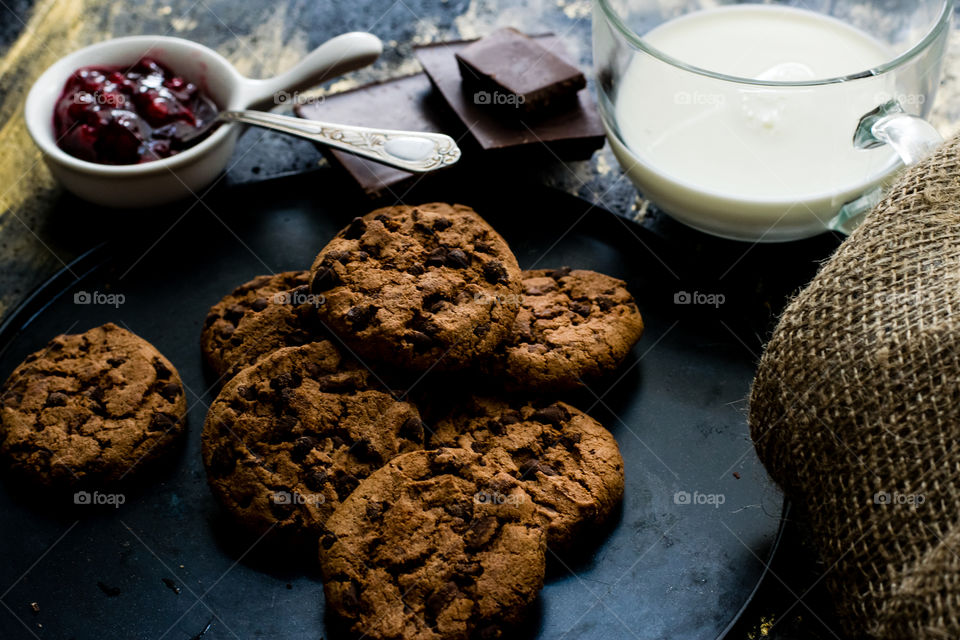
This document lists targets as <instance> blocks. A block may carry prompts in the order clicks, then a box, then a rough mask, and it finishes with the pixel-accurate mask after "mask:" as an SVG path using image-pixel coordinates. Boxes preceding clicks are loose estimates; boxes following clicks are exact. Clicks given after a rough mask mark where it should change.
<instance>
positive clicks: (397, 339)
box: [311, 203, 520, 371]
mask: <svg viewBox="0 0 960 640" xmlns="http://www.w3.org/2000/svg"><path fill="white" fill-rule="evenodd" d="M311 272H312V281H311V286H312V290H313V293H315V294H318V295H323V296H325V298H326V301H325V304H323V305H321V307H320V309H319V311H320V315H321V317H322V318H323V319H324V320H325V321H326V322H327V324H328V325H329V326H330V328H331V329H333V330H334V331H335V332H336V333H337V334H338V335H340V337H341V338H343V339H344V340H345V341H346V342H347V343H349V344H350V345H351V347H353V348H354V349H356V351H357V353H359V354H360V355H362V356H364V357H369V358H371V359H375V360H377V361H380V362H384V363H386V364H390V365H393V366H396V367H400V368H404V369H413V370H417V371H425V370H427V369H430V368H432V367H436V368H437V370H454V369H461V368H463V367H465V366H467V365H468V364H469V363H471V362H472V361H474V360H476V359H478V358H481V357H483V356H485V355H487V354H489V353H490V352H491V351H492V350H493V349H494V348H495V347H496V346H497V345H498V344H499V343H500V342H501V341H502V340H503V338H504V337H505V336H506V335H507V332H508V331H509V329H510V326H511V323H512V322H513V320H514V318H515V317H516V315H517V310H518V308H519V293H520V268H519V266H518V265H517V261H516V258H515V257H514V255H513V253H512V252H511V251H510V248H509V247H508V246H507V244H506V242H504V240H503V238H501V237H500V235H499V234H498V233H497V232H496V231H494V230H493V228H491V227H490V225H488V224H487V223H486V222H485V221H484V220H483V219H482V218H480V216H478V215H477V214H476V212H474V211H473V210H472V209H470V208H469V207H465V206H462V205H449V204H442V203H432V204H425V205H421V206H416V207H410V206H395V207H387V208H383V209H377V210H376V211H373V212H371V213H369V214H367V215H365V216H363V217H362V218H355V219H354V220H353V222H351V223H350V224H349V225H348V226H347V227H346V228H345V229H343V230H341V231H340V233H338V234H337V236H336V237H335V238H334V239H333V240H332V241H330V243H329V244H328V245H327V246H326V247H325V248H324V249H323V250H322V251H321V252H320V254H319V255H318V256H317V258H316V260H315V261H314V264H313V267H312V270H311Z"/></svg>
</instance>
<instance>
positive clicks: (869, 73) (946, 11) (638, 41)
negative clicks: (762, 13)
mask: <svg viewBox="0 0 960 640" xmlns="http://www.w3.org/2000/svg"><path fill="white" fill-rule="evenodd" d="M954 1H955V0H944V1H943V6H942V7H941V10H940V15H939V16H938V17H937V20H936V22H935V23H934V24H933V26H932V27H931V28H930V30H929V31H928V32H927V33H926V34H925V35H924V37H923V38H921V39H920V40H919V41H918V42H917V43H916V44H914V45H913V46H912V47H910V49H908V50H907V51H904V52H903V53H901V54H900V55H898V56H897V57H895V58H893V59H892V60H889V61H887V62H885V63H883V64H881V65H878V66H876V67H873V68H870V69H866V70H865V71H859V72H857V73H851V74H847V75H843V76H836V77H834V78H823V79H817V80H803V81H783V80H758V79H756V78H741V77H738V76H732V75H727V74H724V73H718V72H716V71H710V70H708V69H704V68H702V67H697V66H695V65H692V64H687V63H686V62H684V61H683V60H680V59H678V58H675V57H673V56H670V55H668V54H666V53H664V52H663V51H660V50H659V49H657V48H656V47H652V46H650V45H649V44H648V43H647V42H646V41H645V40H644V39H643V37H641V36H639V35H637V33H636V32H634V31H633V29H631V28H630V27H628V26H627V25H626V24H625V23H624V22H623V20H622V19H621V18H620V14H618V13H617V12H616V11H615V10H614V8H613V7H612V6H610V0H596V2H597V5H598V6H599V7H600V9H601V10H602V11H603V13H604V15H605V16H606V18H607V22H609V23H610V24H611V25H613V27H615V28H616V30H617V31H619V32H620V35H622V36H623V37H624V38H626V40H627V41H628V42H629V43H630V44H631V45H632V46H634V47H635V48H637V49H639V50H641V51H643V52H645V53H648V54H650V55H652V56H654V57H655V58H658V59H660V60H662V61H663V62H666V63H667V64H669V65H672V66H674V67H678V68H680V69H684V70H685V71H690V72H692V73H696V74H698V75H702V76H707V77H709V78H715V79H717V80H724V81H727V82H736V83H739V84H752V85H759V86H765V87H812V86H818V85H824V84H837V83H841V82H850V81H851V80H859V79H862V78H872V77H875V76H879V75H882V74H884V73H887V72H889V71H893V70H894V69H897V68H899V67H901V66H903V65H904V64H905V63H907V62H909V61H910V60H912V59H913V58H915V57H916V56H918V55H920V54H921V53H923V51H925V50H926V49H927V48H929V46H930V45H931V44H932V43H933V42H934V41H935V40H936V39H937V38H938V37H940V35H941V34H942V33H943V31H944V30H945V29H948V28H949V27H950V20H951V18H952V16H953V4H954ZM765 6H766V5H765Z"/></svg>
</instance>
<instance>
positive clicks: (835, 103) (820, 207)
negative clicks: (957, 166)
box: [593, 0, 953, 242]
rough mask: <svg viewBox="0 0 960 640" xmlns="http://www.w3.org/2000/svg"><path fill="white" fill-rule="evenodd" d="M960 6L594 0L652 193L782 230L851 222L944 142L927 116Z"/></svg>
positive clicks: (614, 96) (605, 77) (632, 150)
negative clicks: (906, 167)
mask: <svg viewBox="0 0 960 640" xmlns="http://www.w3.org/2000/svg"><path fill="white" fill-rule="evenodd" d="M952 10H953V0H910V1H909V2H907V1H902V0H874V1H862V0H861V1H855V0H805V1H799V0H798V1H793V2H791V1H772V2H771V1H768V2H764V3H762V4H761V3H758V2H730V1H727V0H595V3H594V21H593V22H594V26H593V30H594V37H593V41H594V62H595V65H596V68H597V90H598V93H599V100H600V106H601V113H602V115H603V119H604V124H605V126H606V128H607V134H608V138H609V140H610V144H611V146H612V148H613V151H614V154H615V155H616V156H617V159H618V160H619V162H620V164H621V166H622V167H623V168H624V170H625V172H626V174H627V175H628V176H629V177H630V179H631V180H632V181H633V183H634V184H635V185H636V186H637V188H638V189H639V190H640V192H641V193H642V194H643V195H644V196H645V197H647V198H649V199H650V200H651V201H652V202H653V203H654V204H656V205H657V206H658V207H659V208H660V209H661V210H663V211H665V212H666V213H668V214H669V215H671V216H672V217H674V218H676V219H677V220H679V221H681V222H683V223H685V224H687V225H689V226H691V227H694V228H696V229H699V230H701V231H705V232H707V233H711V234H714V235H718V236H723V237H727V238H733V239H738V240H747V241H753V242H782V241H788V240H796V239H800V238H805V237H809V236H812V235H816V234H818V233H822V232H824V231H825V230H827V229H838V230H843V229H845V228H846V227H848V226H849V219H850V218H852V217H855V216H857V215H859V214H861V213H863V212H864V211H865V210H868V209H869V208H870V207H869V205H870V203H871V202H874V201H876V199H878V198H879V196H878V195H877V194H878V193H880V189H881V188H882V186H883V185H884V184H885V183H888V182H889V181H890V179H891V178H892V177H893V175H894V174H895V173H896V172H897V171H898V170H900V169H901V168H902V167H903V166H904V164H905V163H907V164H909V163H911V162H915V161H916V160H917V159H919V157H922V155H924V153H926V152H928V151H929V150H930V149H931V148H933V146H935V145H936V144H937V143H938V142H940V137H939V135H938V134H937V133H936V131H935V130H934V129H933V127H931V126H930V125H929V124H928V123H927V122H926V121H924V120H923V118H925V117H926V116H927V114H928V113H929V111H930V108H931V106H932V103H933V98H934V95H935V93H936V90H937V86H938V84H939V82H940V73H941V67H942V61H943V57H944V53H945V51H946V47H947V39H948V37H949V31H950V21H951V15H952ZM885 143H886V144H885Z"/></svg>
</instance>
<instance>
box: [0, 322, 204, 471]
mask: <svg viewBox="0 0 960 640" xmlns="http://www.w3.org/2000/svg"><path fill="white" fill-rule="evenodd" d="M0 399H2V414H0V457H2V458H3V459H4V460H5V462H6V463H7V464H8V465H9V466H10V468H11V470H12V472H14V473H15V474H17V475H18V476H23V477H27V478H28V479H29V480H30V481H31V482H34V483H36V484H39V485H43V486H47V487H51V488H56V489H62V488H68V487H74V486H89V487H105V486H109V485H110V484H112V483H115V482H117V481H119V480H121V479H124V478H127V477H132V476H134V475H136V473H137V471H138V470H139V469H140V468H142V467H144V466H145V465H146V464H147V463H149V462H152V461H154V460H156V459H157V458H159V457H161V456H163V455H164V454H166V453H168V452H169V451H170V450H171V449H172V448H173V446H174V444H175V443H176V440H177V439H178V437H179V436H180V435H181V434H182V432H183V429H184V417H185V415H186V411H187V404H186V399H185V397H184V391H183V384H182V383H181V381H180V376H179V374H178V373H177V370H176V369H175V368H174V366H173V365H172V364H171V363H170V361H169V360H167V359H166V358H165V357H164V356H163V355H162V354H161V353H160V352H159V351H157V350H156V348H154V347H153V345H151V344H150V343H149V342H147V341H146V340H144V339H143V338H140V337H139V336H137V335H135V334H133V333H131V332H129V331H127V330H126V329H123V328H120V327H118V326H116V325H114V324H105V325H103V326H101V327H96V328H94V329H90V330H89V331H87V332H86V333H82V334H74V335H61V336H57V337H56V338H54V339H53V340H51V341H50V342H49V343H48V344H47V346H46V347H45V348H44V349H42V350H40V351H37V352H36V353H33V354H31V355H30V356H28V357H27V358H26V359H25V360H24V361H23V362H22V363H21V364H20V365H19V366H18V367H17V368H16V369H15V370H14V371H13V373H11V374H10V377H9V378H8V379H7V381H6V383H5V384H4V386H3V389H2V396H0Z"/></svg>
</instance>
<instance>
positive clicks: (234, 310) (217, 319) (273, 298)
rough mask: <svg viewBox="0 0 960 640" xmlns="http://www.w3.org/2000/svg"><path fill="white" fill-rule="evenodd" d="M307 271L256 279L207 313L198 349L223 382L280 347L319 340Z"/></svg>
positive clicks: (315, 305)
mask: <svg viewBox="0 0 960 640" xmlns="http://www.w3.org/2000/svg"><path fill="white" fill-rule="evenodd" d="M309 282H310V273H309V272H308V271H285V272H283V273H278V274H276V275H273V276H266V275H265V276H258V277H256V278H254V279H253V280H251V281H250V282H247V283H245V284H242V285H240V286H239V287H237V288H236V289H234V290H233V291H232V292H230V293H229V294H227V295H226V296H225V297H224V298H223V299H222V300H221V301H220V302H218V303H217V304H215V305H213V307H211V308H210V311H209V312H208V313H207V318H206V320H205V322H204V325H203V334H202V335H201V338H200V347H201V349H202V350H203V355H204V358H205V359H206V361H207V364H209V365H210V368H211V369H212V370H213V371H214V372H215V373H216V374H217V375H218V376H220V377H221V378H222V379H223V380H229V379H230V378H232V377H233V376H234V375H236V374H237V373H238V372H239V371H240V370H241V369H243V368H246V367H248V366H250V365H251V364H254V363H256V362H257V361H258V360H260V358H262V357H263V356H265V355H267V354H270V353H273V352H274V351H276V350H277V349H282V348H283V347H296V346H300V345H304V344H307V343H309V342H313V341H314V340H316V339H318V335H317V334H318V333H319V320H318V319H317V317H316V308H317V306H318V305H319V301H321V300H322V298H318V297H317V296H314V295H313V294H311V293H310V289H309V286H308V285H309Z"/></svg>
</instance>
